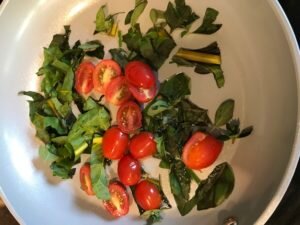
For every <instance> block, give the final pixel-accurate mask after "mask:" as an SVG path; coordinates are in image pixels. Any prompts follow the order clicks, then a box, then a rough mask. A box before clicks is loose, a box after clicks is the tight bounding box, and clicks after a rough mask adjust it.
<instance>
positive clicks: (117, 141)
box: [102, 127, 129, 159]
mask: <svg viewBox="0 0 300 225" xmlns="http://www.w3.org/2000/svg"><path fill="white" fill-rule="evenodd" d="M128 142H129V137H128V135H127V134H125V133H123V132H122V131H121V130H120V129H119V128H118V127H111V128H109V129H108V130H107V131H106V132H105V134H104V136H103V141H102V148H103V155H104V157H105V158H108V159H120V158H122V157H123V155H124V154H125V152H126V149H127V146H128Z"/></svg>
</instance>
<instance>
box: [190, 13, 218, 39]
mask: <svg viewBox="0 0 300 225" xmlns="http://www.w3.org/2000/svg"><path fill="white" fill-rule="evenodd" d="M218 14H219V12H218V11H217V10H215V9H212V8H207V9H206V12H205V15H204V19H203V22H202V24H201V26H200V27H198V28H197V29H196V30H195V31H194V32H193V33H196V34H213V33H215V32H217V31H218V30H219V29H220V28H221V27H222V24H214V22H215V21H216V19H217V16H218Z"/></svg>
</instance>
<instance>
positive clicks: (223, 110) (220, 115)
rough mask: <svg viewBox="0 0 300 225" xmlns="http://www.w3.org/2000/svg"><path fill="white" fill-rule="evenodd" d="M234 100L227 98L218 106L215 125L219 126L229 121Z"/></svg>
mask: <svg viewBox="0 0 300 225" xmlns="http://www.w3.org/2000/svg"><path fill="white" fill-rule="evenodd" d="M233 111H234V100H232V99H227V100H226V101H224V102H222V103H221V105H220V106H219V107H218V109H217V111H216V114H215V126H217V127H220V126H223V125H225V124H226V123H227V122H229V121H230V120H231V119H232V117H233Z"/></svg>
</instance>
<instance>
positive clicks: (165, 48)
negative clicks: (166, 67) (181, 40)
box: [123, 24, 176, 69]
mask: <svg viewBox="0 0 300 225" xmlns="http://www.w3.org/2000/svg"><path fill="white" fill-rule="evenodd" d="M123 41H124V42H125V43H126V45H127V48H128V49H129V50H130V51H132V52H133V53H131V54H134V55H135V58H134V59H139V60H143V61H145V62H146V63H147V64H149V65H151V66H152V67H153V68H154V69H159V68H160V67H161V66H162V65H163V63H164V62H165V60H166V59H167V58H168V57H169V55H170V52H171V51H172V50H173V48H174V47H175V46H176V43H175V42H174V40H173V38H172V37H171V36H170V34H169V33H168V32H167V31H166V30H165V29H164V28H163V27H153V28H151V29H149V30H148V31H147V33H146V34H144V35H143V34H142V32H141V30H140V26H139V24H136V25H135V26H134V27H131V28H130V29H129V30H128V33H127V34H125V35H124V36H123Z"/></svg>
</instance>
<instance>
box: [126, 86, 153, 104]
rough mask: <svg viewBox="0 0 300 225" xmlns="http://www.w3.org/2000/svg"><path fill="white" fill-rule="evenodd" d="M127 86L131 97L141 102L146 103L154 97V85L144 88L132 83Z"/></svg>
mask: <svg viewBox="0 0 300 225" xmlns="http://www.w3.org/2000/svg"><path fill="white" fill-rule="evenodd" d="M128 87H129V90H130V92H131V94H132V95H133V97H134V98H135V99H136V100H138V101H139V102H142V103H146V102H149V101H151V100H152V99H154V97H155V95H156V91H157V90H156V86H152V87H151V88H149V89H145V88H142V87H136V86H134V85H132V84H128Z"/></svg>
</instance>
